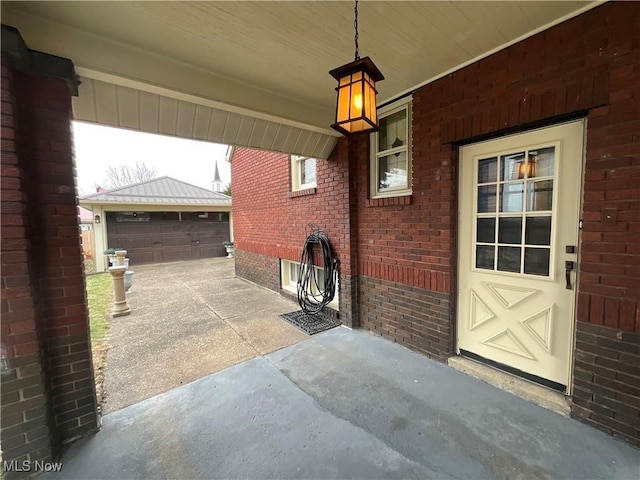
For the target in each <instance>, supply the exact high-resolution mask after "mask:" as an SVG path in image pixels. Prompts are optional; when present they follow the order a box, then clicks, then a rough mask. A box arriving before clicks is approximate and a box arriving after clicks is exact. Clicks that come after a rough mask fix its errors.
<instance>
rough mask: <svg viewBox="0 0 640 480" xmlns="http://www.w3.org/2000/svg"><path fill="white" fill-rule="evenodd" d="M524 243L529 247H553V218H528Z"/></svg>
mask: <svg viewBox="0 0 640 480" xmlns="http://www.w3.org/2000/svg"><path fill="white" fill-rule="evenodd" d="M524 243H526V244H527V245H551V217H527V220H526V224H525V229H524Z"/></svg>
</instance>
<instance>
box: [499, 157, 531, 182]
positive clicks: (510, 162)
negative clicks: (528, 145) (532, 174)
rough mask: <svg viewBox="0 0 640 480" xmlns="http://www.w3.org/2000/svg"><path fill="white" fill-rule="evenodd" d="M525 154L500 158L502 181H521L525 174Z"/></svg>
mask: <svg viewBox="0 0 640 480" xmlns="http://www.w3.org/2000/svg"><path fill="white" fill-rule="evenodd" d="M525 164H526V157H525V155H524V152H519V153H511V154H508V155H502V156H501V157H500V180H501V181H506V180H521V179H523V178H524V174H525Z"/></svg>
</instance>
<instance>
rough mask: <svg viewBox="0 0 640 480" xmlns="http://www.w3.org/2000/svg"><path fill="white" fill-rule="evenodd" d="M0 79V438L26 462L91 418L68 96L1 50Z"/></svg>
mask: <svg viewBox="0 0 640 480" xmlns="http://www.w3.org/2000/svg"><path fill="white" fill-rule="evenodd" d="M2 75H3V79H2V80H3V81H2V102H3V103H2V187H3V192H2V221H3V228H2V334H3V335H2V342H3V343H4V344H6V345H7V347H8V350H7V353H8V357H9V359H8V364H9V367H10V368H11V374H10V376H7V377H5V376H3V377H2V387H3V402H2V444H3V454H4V459H5V460H13V459H29V460H35V459H39V458H40V457H41V455H44V452H45V450H48V455H51V452H52V448H53V454H54V455H56V454H57V453H58V452H59V450H60V447H61V446H62V445H63V444H64V443H66V442H68V441H70V440H72V439H74V438H76V437H78V436H80V435H82V434H84V433H86V432H89V431H92V430H94V429H96V428H97V421H98V417H97V410H96V398H95V387H94V382H93V370H92V365H91V347H90V343H89V330H88V314H87V306H86V294H85V286H84V276H83V268H84V267H83V260H82V253H81V246H80V243H81V240H80V233H79V225H78V216H77V197H76V187H75V166H74V158H73V141H72V137H71V96H70V93H69V89H68V87H67V84H66V83H65V82H64V81H62V80H56V79H51V78H47V77H44V76H41V75H37V74H28V73H21V72H18V71H16V70H15V69H14V68H13V67H12V65H11V63H10V62H9V61H7V59H6V58H5V57H4V55H3V63H2ZM5 225H6V227H5ZM12 376H13V380H11V378H12ZM5 392H6V393H7V394H10V396H9V397H7V398H6V399H5V396H4V394H5ZM16 394H17V395H16ZM5 400H6V401H5ZM7 420H8V421H7ZM33 432H35V433H33ZM9 445H10V446H9Z"/></svg>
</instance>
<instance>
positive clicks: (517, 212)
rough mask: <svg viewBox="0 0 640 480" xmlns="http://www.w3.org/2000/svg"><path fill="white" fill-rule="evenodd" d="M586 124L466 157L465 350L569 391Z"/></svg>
mask: <svg viewBox="0 0 640 480" xmlns="http://www.w3.org/2000/svg"><path fill="white" fill-rule="evenodd" d="M583 138H584V124H583V122H582V121H580V122H572V123H567V124H563V125H559V126H555V127H549V128H544V129H539V130H535V131H531V132H527V133H524V134H518V135H512V136H508V137H503V138H500V139H497V140H491V141H487V142H482V143H477V144H473V145H469V146H465V147H463V148H462V149H461V155H460V172H461V174H460V194H459V195H460V198H459V205H460V217H459V219H460V224H459V245H458V247H459V250H458V251H459V272H458V285H459V290H458V324H457V331H458V342H457V349H458V352H460V351H463V353H464V352H471V353H472V354H475V355H478V356H480V357H483V358H486V359H488V360H491V361H493V362H497V363H499V364H502V365H506V366H507V367H511V368H512V369H515V370H517V371H520V372H524V373H526V374H530V375H533V376H535V377H539V378H541V379H545V380H549V381H551V382H553V383H555V384H559V385H562V386H565V387H566V386H567V385H569V383H570V364H571V356H572V342H573V334H574V325H575V321H574V305H575V295H576V285H575V282H576V266H577V265H576V262H577V258H578V256H577V247H578V233H579V230H578V222H579V211H580V210H579V209H580V192H581V181H582V175H581V169H582V159H583V148H584V147H583Z"/></svg>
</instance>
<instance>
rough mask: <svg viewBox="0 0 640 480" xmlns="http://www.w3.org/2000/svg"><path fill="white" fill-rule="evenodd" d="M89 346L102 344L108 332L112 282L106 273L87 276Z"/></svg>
mask: <svg viewBox="0 0 640 480" xmlns="http://www.w3.org/2000/svg"><path fill="white" fill-rule="evenodd" d="M87 297H88V303H89V324H90V325H91V344H92V346H98V344H100V343H102V342H104V341H105V340H106V337H107V333H108V332H109V311H110V309H111V300H112V298H113V280H112V278H111V275H109V274H108V273H99V274H97V275H88V276H87Z"/></svg>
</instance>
